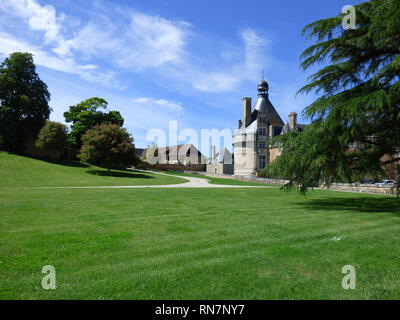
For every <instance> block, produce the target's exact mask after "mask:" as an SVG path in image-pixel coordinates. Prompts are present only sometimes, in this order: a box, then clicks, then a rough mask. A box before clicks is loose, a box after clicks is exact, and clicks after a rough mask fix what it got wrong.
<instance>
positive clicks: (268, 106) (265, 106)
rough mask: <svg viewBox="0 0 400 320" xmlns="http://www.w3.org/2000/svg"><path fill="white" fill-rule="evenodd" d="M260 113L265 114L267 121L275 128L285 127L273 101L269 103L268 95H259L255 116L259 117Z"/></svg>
mask: <svg viewBox="0 0 400 320" xmlns="http://www.w3.org/2000/svg"><path fill="white" fill-rule="evenodd" d="M258 112H263V113H265V114H266V117H267V119H266V120H267V122H269V123H270V124H271V125H273V126H283V125H284V122H283V121H282V119H281V117H280V116H279V114H278V112H277V111H276V110H275V108H274V106H273V105H272V103H271V101H269V99H268V94H267V93H264V94H259V95H258V99H257V102H256V104H255V106H254V111H253V113H256V114H255V115H256V116H257V113H258ZM252 118H253V117H252ZM255 118H256V117H255Z"/></svg>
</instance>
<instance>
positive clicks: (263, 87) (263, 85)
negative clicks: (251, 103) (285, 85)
mask: <svg viewBox="0 0 400 320" xmlns="http://www.w3.org/2000/svg"><path fill="white" fill-rule="evenodd" d="M257 90H258V92H259V94H268V90H269V85H268V82H267V81H265V80H264V71H263V74H262V80H261V81H260V82H259V83H258V87H257Z"/></svg>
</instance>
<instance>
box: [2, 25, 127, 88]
mask: <svg viewBox="0 0 400 320" xmlns="http://www.w3.org/2000/svg"><path fill="white" fill-rule="evenodd" d="M16 51H20V52H21V51H22V52H30V53H32V54H33V55H34V59H35V63H36V64H37V65H39V66H43V67H46V68H49V69H52V70H56V71H61V72H65V73H70V74H76V75H79V76H81V77H82V78H84V79H85V80H87V81H89V82H99V83H103V84H105V85H108V86H112V87H116V88H120V85H119V83H118V82H117V81H116V80H115V79H114V78H115V74H114V73H113V72H111V71H106V72H100V71H97V68H98V67H97V66H95V65H92V64H86V65H80V64H77V63H76V62H75V61H74V60H73V59H69V58H68V59H61V58H59V57H56V56H53V55H51V54H49V53H48V52H46V51H43V50H41V49H40V48H38V47H36V46H33V45H30V44H28V43H26V42H24V41H21V40H18V39H16V38H14V37H13V36H11V35H9V34H7V33H4V32H0V54H2V55H9V54H11V53H13V52H16Z"/></svg>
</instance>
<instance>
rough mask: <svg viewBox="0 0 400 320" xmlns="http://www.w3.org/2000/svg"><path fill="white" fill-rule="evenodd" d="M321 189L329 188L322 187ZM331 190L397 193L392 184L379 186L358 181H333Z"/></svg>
mask: <svg viewBox="0 0 400 320" xmlns="http://www.w3.org/2000/svg"><path fill="white" fill-rule="evenodd" d="M320 189H328V188H326V187H321V188H320ZM329 190H336V191H351V192H363V193H377V194H395V191H396V190H395V189H394V188H393V187H390V186H377V185H368V184H356V183H332V185H331V186H330V187H329Z"/></svg>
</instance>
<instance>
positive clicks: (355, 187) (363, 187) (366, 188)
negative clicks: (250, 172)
mask: <svg viewBox="0 0 400 320" xmlns="http://www.w3.org/2000/svg"><path fill="white" fill-rule="evenodd" d="M185 172H187V173H191V174H199V175H203V176H208V177H214V178H223V179H231V180H242V181H250V182H258V183H264V184H275V185H284V184H285V183H287V182H289V181H288V180H279V179H269V178H257V177H240V176H233V175H226V174H211V173H207V172H194V171H185ZM318 189H322V190H333V191H348V192H362V193H376V194H395V190H394V189H393V187H390V186H377V185H367V184H356V183H333V184H332V185H331V186H330V187H329V188H326V187H324V186H321V187H320V188H318Z"/></svg>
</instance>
